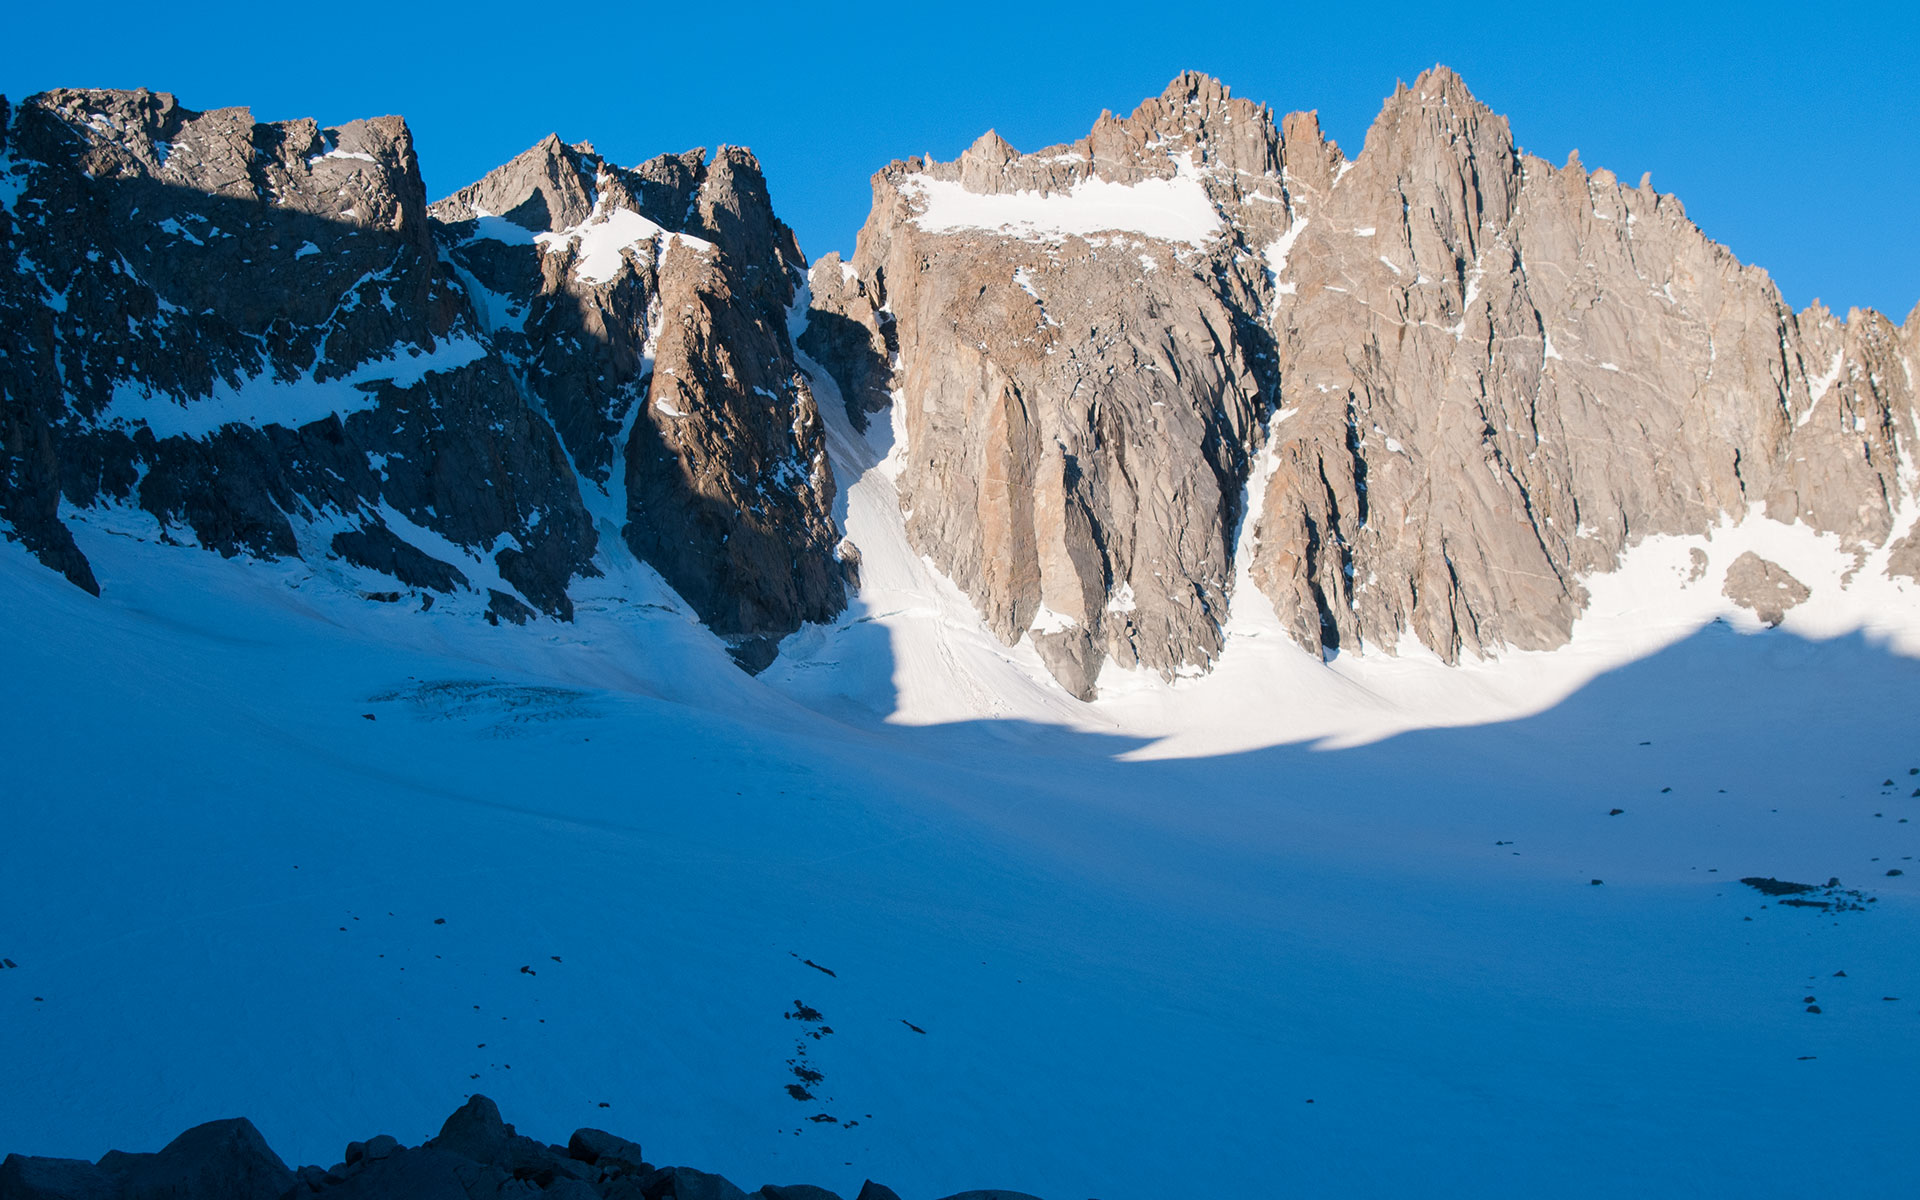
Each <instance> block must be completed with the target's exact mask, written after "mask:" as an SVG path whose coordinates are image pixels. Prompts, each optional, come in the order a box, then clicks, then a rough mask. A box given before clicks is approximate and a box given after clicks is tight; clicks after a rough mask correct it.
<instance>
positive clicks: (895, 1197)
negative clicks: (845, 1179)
mask: <svg viewBox="0 0 1920 1200" xmlns="http://www.w3.org/2000/svg"><path fill="white" fill-rule="evenodd" d="M853 1200H900V1193H899V1192H896V1191H894V1190H893V1189H892V1188H890V1187H887V1186H886V1185H884V1184H879V1183H875V1182H874V1181H873V1180H871V1179H869V1180H867V1181H866V1182H865V1183H863V1184H861V1185H860V1194H859V1195H858V1196H855V1197H854V1198H853Z"/></svg>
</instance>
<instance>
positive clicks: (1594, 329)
mask: <svg viewBox="0 0 1920 1200" xmlns="http://www.w3.org/2000/svg"><path fill="white" fill-rule="evenodd" d="M813 292H814V304H815V307H816V311H819V312H822V313H824V314H825V317H826V321H827V325H828V328H829V329H830V330H831V331H832V332H831V335H830V336H827V337H823V338H822V339H821V340H820V344H819V345H818V347H817V348H813V349H810V353H812V354H813V356H814V357H816V358H818V359H820V360H821V361H822V362H823V363H824V364H825V365H826V366H827V367H828V368H829V369H830V370H832V371H834V372H835V374H836V377H837V378H838V380H839V382H840V383H841V385H842V388H843V390H844V391H845V392H846V393H847V394H848V396H849V397H854V396H856V395H857V396H859V397H860V398H861V399H860V404H861V406H862V407H864V408H869V409H870V408H873V407H875V406H876V404H877V403H879V402H880V400H879V398H880V397H882V396H885V395H888V394H891V395H894V396H897V397H898V400H897V402H898V403H899V404H900V405H901V406H902V409H903V412H902V420H901V421H900V425H901V427H902V428H903V429H904V430H905V434H906V439H907V446H906V468H905V472H904V474H903V477H902V479H901V488H902V493H903V497H904V502H905V503H906V505H907V507H908V509H909V511H910V516H909V520H908V522H907V530H908V535H909V537H910V539H911V540H912V541H913V543H914V545H915V546H916V548H918V549H919V550H921V551H922V552H924V553H926V554H928V555H929V556H931V557H932V558H933V559H934V560H935V562H936V563H937V564H938V565H939V566H940V567H941V569H942V570H944V571H945V572H946V573H947V574H948V575H949V576H951V577H952V578H953V579H954V581H955V582H956V583H957V584H958V585H959V586H960V587H961V588H962V589H963V590H965V591H966V592H967V594H968V595H969V596H970V597H972V599H973V600H974V602H975V603H976V604H977V605H978V606H979V608H980V610H981V611H982V613H983V614H984V615H985V617H986V620H987V622H988V624H989V625H990V626H991V627H992V628H993V630H994V631H995V633H996V634H998V635H999V636H1000V637H1001V638H1002V639H1003V640H1005V641H1008V642H1009V643H1011V642H1014V641H1016V640H1019V639H1020V638H1022V637H1030V638H1031V639H1032V641H1033V644H1034V646H1035V647H1036V649H1038V650H1039V652H1040V654H1041V656H1042V658H1043V660H1044V661H1046V663H1047V664H1048V666H1049V667H1050V668H1051V669H1052V671H1053V672H1054V674H1055V676H1056V678H1058V679H1059V680H1060V682H1061V683H1062V684H1063V685H1065V686H1066V687H1067V688H1068V689H1069V690H1071V691H1073V692H1075V693H1076V694H1079V695H1082V696H1085V695H1089V694H1091V693H1092V691H1093V690H1094V688H1095V685H1096V679H1097V675H1098V672H1099V670H1100V668H1101V666H1102V664H1103V663H1104V662H1105V661H1107V660H1109V659H1111V660H1113V661H1117V662H1119V663H1121V664H1122V665H1126V666H1132V665H1135V664H1141V665H1144V666H1146V667H1149V668H1152V669H1154V670H1157V671H1159V672H1161V673H1162V674H1166V675H1173V674H1176V673H1179V672H1182V671H1185V670H1191V669H1196V668H1204V667H1205V666H1207V665H1208V663H1209V662H1210V661H1211V659H1212V658H1213V656H1214V655H1215V654H1216V653H1217V652H1218V650H1219V648H1220V646H1221V624H1222V622H1223V621H1224V619H1225V615H1226V610H1227V603H1228V600H1229V598H1230V591H1231V588H1232V584H1233V580H1234V578H1235V575H1236V570H1237V569H1245V571H1246V572H1247V577H1248V578H1249V579H1250V580H1251V582H1252V583H1253V584H1254V585H1255V586H1257V587H1258V588H1259V589H1260V590H1261V591H1263V592H1264V593H1265V594H1266V595H1267V597H1268V598H1270V599H1271V601H1272V602H1273V604H1274V606H1275V608H1276V609H1277V611H1278V613H1279V615H1280V617H1281V619H1282V621H1283V622H1284V623H1285V625H1286V627H1287V628H1288V629H1289V630H1290V631H1291V633H1292V635H1293V636H1294V638H1295V639H1296V640H1297V641H1299V643H1300V644H1301V645H1302V646H1305V647H1307V648H1308V649H1310V650H1312V651H1314V652H1316V653H1318V652H1324V651H1326V650H1328V649H1344V650H1356V649H1360V648H1362V647H1364V648H1366V649H1369V650H1384V651H1386V652H1388V653H1392V652H1394V651H1395V650H1396V649H1397V648H1398V647H1399V646H1401V645H1402V644H1403V640H1404V639H1408V638H1412V639H1415V640H1417V641H1418V642H1419V643H1421V644H1423V645H1425V646H1427V647H1429V648H1431V649H1432V650H1433V651H1435V652H1437V653H1438V654H1440V655H1441V656H1442V657H1444V658H1446V659H1448V660H1455V659H1458V658H1459V657H1460V656H1461V655H1463V654H1479V653H1484V652H1489V651H1496V650H1498V649H1500V648H1502V647H1518V648H1547V647H1551V646H1554V645H1558V644H1560V643H1561V642H1564V641H1565V640H1566V638H1567V637H1568V635H1569V632H1570V629H1571V626H1572V623H1573V620H1574V618H1575V617H1576V616H1577V615H1578V614H1579V613H1580V612H1581V610H1582V608H1583V607H1584V605H1585V602H1586V597H1585V592H1584V590H1583V588H1582V586H1581V583H1580V580H1581V578H1582V577H1583V576H1585V575H1589V574H1591V573H1594V572H1603V571H1607V570H1610V569H1611V568H1612V567H1613V566H1615V565H1616V564H1617V562H1618V561H1619V557H1620V555H1621V553H1622V552H1623V551H1624V550H1625V549H1626V548H1628V547H1629V546H1631V545H1633V544H1634V543H1635V542H1637V541H1638V540H1639V539H1641V538H1643V537H1645V536H1647V535H1650V534H1654V533H1675V534H1680V533H1703V532H1705V531H1707V530H1708V529H1710V528H1711V527H1713V526H1714V525H1715V524H1717V523H1720V522H1722V521H1725V520H1737V519H1739V518H1741V517H1743V516H1745V515H1746V514H1747V512H1748V511H1749V509H1751V508H1754V507H1756V506H1757V507H1758V508H1759V509H1761V510H1763V511H1764V513H1765V514H1766V515H1767V516H1769V517H1772V518H1774V519H1776V520H1781V521H1786V522H1793V521H1800V522H1804V523H1806V524H1808V525H1811V526H1813V527H1814V528H1816V529H1819V530H1822V531H1826V532H1831V533H1835V534H1838V535H1839V536H1840V537H1841V538H1842V539H1843V541H1844V542H1845V543H1846V544H1848V545H1850V546H1853V547H1855V548H1857V549H1860V550H1861V551H1863V552H1864V551H1866V550H1868V549H1871V548H1876V547H1881V546H1883V545H1885V544H1886V543H1887V541H1888V540H1889V538H1891V537H1894V536H1896V535H1899V534H1901V529H1900V523H1901V518H1902V514H1903V509H1904V508H1906V507H1907V506H1911V505H1913V504H1915V503H1916V500H1915V492H1916V479H1915V476H1914V473H1913V468H1912V466H1911V462H1912V456H1911V448H1912V446H1913V445H1914V439H1915V437H1916V436H1920V430H1916V426H1915V421H1916V414H1915V396H1916V391H1915V384H1914V375H1913V370H1912V366H1913V362H1914V360H1915V359H1916V357H1920V317H1909V318H1908V320H1907V323H1906V324H1905V325H1904V326H1896V325H1894V324H1893V323H1891V322H1890V321H1888V320H1887V319H1885V318H1884V317H1882V316H1880V315H1879V314H1877V313H1872V312H1855V313H1852V314H1850V315H1849V317H1848V318H1847V319H1846V320H1845V321H1841V320H1839V319H1837V318H1835V317H1834V316H1833V315H1832V314H1830V313H1828V312H1827V311H1826V310H1825V309H1824V308H1821V307H1820V306H1819V305H1818V304H1817V303H1816V304H1815V305H1814V306H1813V307H1811V308H1809V309H1807V310H1806V311H1804V312H1799V313H1795V312H1794V311H1792V310H1791V309H1789V308H1788V307H1787V306H1786V305H1785V303H1784V302H1783V301H1782V300H1781V298H1780V295H1779V292H1778V290H1777V289H1776V288H1775V287H1774V285H1773V284H1772V282H1771V281H1770V280H1769V279H1768V278H1767V276H1766V274H1765V273H1764V272H1762V271H1760V270H1758V269H1757V268H1753V267H1747V266H1743V265H1741V264H1740V263H1739V262H1737V261H1736V260H1735V259H1734V258H1733V257H1732V255H1731V254H1729V253H1728V252H1727V251H1726V249H1725V248H1724V247H1721V246H1719V245H1717V244H1715V243H1713V242H1712V241H1710V240H1708V239H1707V238H1706V237H1705V236H1704V235H1703V234H1702V233H1701V232H1700V231H1699V229H1697V228H1696V227H1695V226H1694V225H1693V224H1692V223H1691V222H1689V221H1688V220H1687V219H1686V215H1685V213H1684V211H1683V210H1682V208H1681V206H1680V204H1679V202H1678V201H1677V200H1675V199H1674V198H1673V197H1671V196H1662V195H1659V194H1658V193H1656V192H1654V191H1653V189H1652V188H1651V186H1650V185H1649V184H1648V183H1647V182H1646V181H1642V183H1641V184H1640V186H1639V187H1624V186H1622V185H1621V184H1620V183H1619V182H1618V181H1617V180H1616V179H1615V178H1614V177H1613V176H1612V175H1611V174H1609V173H1608V172H1606V171H1593V172H1589V171H1588V170H1587V169H1586V168H1584V167H1582V166H1581V165H1580V164H1579V162H1578V160H1577V158H1576V159H1575V160H1574V161H1571V162H1569V163H1568V164H1567V165H1565V166H1563V167H1555V166H1553V165H1551V164H1549V163H1546V162H1543V161H1542V160H1540V159H1538V158H1534V157H1531V156H1528V155H1526V154H1524V153H1522V152H1521V151H1520V149H1519V148H1518V147H1517V146H1516V144H1515V142H1514V140H1513V137H1512V134H1511V131H1510V130H1509V128H1508V126H1507V123H1506V121H1505V120H1504V119H1502V118H1500V117H1498V116H1496V115H1494V114H1493V113H1491V112H1489V111H1488V110H1487V109H1486V108H1485V107H1484V106H1482V105H1481V104H1480V103H1479V102H1478V101H1476V100H1475V99H1474V98H1473V97H1472V96H1471V95H1470V94H1469V93H1468V92H1467V90H1466V87H1465V86H1464V85H1463V84H1462V83H1461V81H1460V80H1459V79H1458V78H1457V77H1456V76H1454V75H1453V74H1452V73H1451V72H1450V71H1447V70H1446V69H1445V68H1436V69H1434V70H1433V71H1430V72H1428V73H1426V74H1425V75H1423V76H1422V77H1421V78H1420V79H1419V80H1418V81H1417V82H1416V83H1415V84H1414V85H1413V86H1412V87H1411V88H1408V87H1405V86H1402V87H1401V88H1400V89H1399V90H1398V91H1396V92H1395V94H1394V95H1393V96H1392V97H1390V98H1389V99H1388V101H1387V103H1386V106H1385V108H1384V110H1383V111H1382V113H1381V115H1380V117H1379V118H1378V119H1377V120H1376V121H1375V123H1374V125H1373V128H1372V130H1371V131H1370V132H1369V134H1368V137H1367V142H1366V146H1365V149H1364V150H1363V151H1362V152H1361V154H1360V155H1359V156H1358V157H1357V158H1356V159H1354V160H1351V161H1349V160H1348V159H1346V157H1345V156H1344V155H1343V154H1342V153H1341V152H1340V150H1339V149H1338V147H1336V146H1334V145H1333V144H1332V143H1331V142H1329V141H1328V140H1327V139H1326V138H1325V137H1324V135H1323V134H1322V133H1321V131H1320V128H1319V125H1318V122H1317V120H1316V119H1315V118H1314V116H1313V114H1311V113H1306V114H1293V115H1291V116H1288V117H1286V118H1285V119H1284V120H1280V121H1276V120H1275V119H1274V118H1273V116H1272V114H1271V113H1270V112H1268V111H1267V110H1266V109H1264V108H1261V107H1259V106H1256V105H1252V104H1249V103H1247V102H1245V101H1243V100H1239V99H1235V98H1233V97H1232V96H1231V95H1230V94H1229V93H1228V91H1227V89H1226V88H1224V87H1222V86H1221V85H1220V84H1219V83H1217V82H1215V81H1213V80H1211V79H1208V78H1206V77H1204V76H1199V75H1194V74H1187V75H1183V76H1181V77H1180V78H1178V79H1176V80H1174V81H1173V83H1172V84H1171V85H1170V86H1169V87H1168V89H1167V91H1166V92H1165V94H1163V95H1162V96H1160V97H1158V98H1156V99H1153V100H1149V101H1147V102H1146V103H1144V104H1142V105H1141V106H1140V108H1139V109H1138V110H1136V111H1135V112H1134V113H1133V114H1132V116H1130V117H1127V118H1124V119H1116V118H1114V117H1112V116H1111V115H1108V114H1103V115H1102V117H1101V118H1100V120H1099V122H1098V123H1097V124H1096V125H1095V126H1094V128H1093V130H1092V132H1091V133H1090V134H1089V135H1088V136H1087V137H1086V138H1084V139H1082V140H1080V141H1078V142H1074V143H1071V144H1069V145H1064V146H1055V147H1050V148H1047V149H1044V150H1040V151H1038V152H1035V153H1032V154H1026V155H1021V154H1018V153H1016V152H1015V151H1014V150H1013V149H1012V148H1011V147H1009V146H1008V145H1007V144H1006V143H1005V142H1004V141H1002V140H1001V139H1000V138H998V137H997V136H995V135H993V134H991V133H989V134H987V135H985V136H983V137H982V138H981V139H980V140H979V141H978V142H977V143H976V144H975V145H974V146H973V147H972V148H970V149H969V150H968V151H967V152H966V153H965V154H963V155H962V156H961V157H960V158H959V160H957V161H956V162H951V163H935V162H926V161H923V160H920V159H912V160H908V161H906V162H897V163H894V164H893V165H891V166H889V167H887V168H886V169H884V170H882V171H881V172H880V173H879V174H878V175H876V176H875V177H874V207H873V211H872V215H871V216H870V218H869V219H868V222H867V224H866V227H865V228H864V229H863V230H862V232H861V235H860V241H859V246H858V249H857V251H856V253H855V255H854V258H853V261H852V263H851V264H850V269H849V270H847V271H845V272H840V273H837V274H834V273H828V272H824V271H819V270H816V272H815V274H814V277H813ZM1917 311H1920V310H1917ZM847 323H854V324H859V325H861V326H862V327H863V331H864V334H865V336H864V337H856V336H853V335H852V334H851V333H849V332H848V331H847V330H846V329H845V328H844V326H845V325H846V324H847ZM802 344H803V346H808V345H809V344H810V343H809V339H808V338H803V339H802ZM883 354H890V355H891V356H892V362H891V364H887V363H885V362H884V360H883V359H882V355H883ZM888 365H890V366H891V369H890V370H885V371H884V373H883V371H882V368H883V367H885V366H888ZM849 403H850V405H851V404H852V403H853V401H852V400H850V402H849ZM1257 461H1258V462H1259V464H1260V466H1261V468H1262V469H1260V470H1256V462H1257ZM1250 487H1251V488H1252V489H1253V490H1252V492H1251V493H1250V492H1249V488H1250ZM1243 497H1246V500H1245V501H1243ZM1249 508H1255V509H1257V510H1258V512H1259V517H1258V521H1257V524H1256V526H1255V527H1254V528H1253V529H1251V530H1250V531H1246V532H1247V533H1249V534H1250V535H1251V536H1244V537H1243V536H1239V534H1240V530H1239V525H1240V523H1241V520H1242V518H1243V516H1244V515H1245V512H1246V510H1247V509H1249ZM1903 536H1904V537H1905V540H1904V541H1901V542H1899V543H1898V544H1897V545H1895V546H1894V547H1892V551H1893V552H1892V554H1891V555H1890V566H1889V569H1890V570H1892V571H1894V572H1896V573H1905V574H1907V575H1909V576H1911V575H1913V574H1914V572H1915V570H1916V567H1920V542H1917V540H1916V538H1915V537H1914V536H1912V535H1903ZM1236 553H1239V554H1241V555H1242V556H1243V561H1240V562H1236V561H1235V554H1236Z"/></svg>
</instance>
